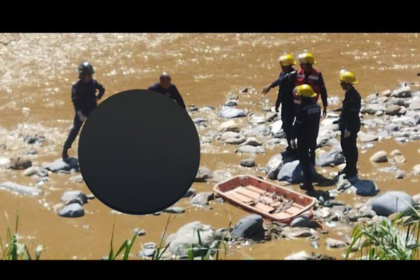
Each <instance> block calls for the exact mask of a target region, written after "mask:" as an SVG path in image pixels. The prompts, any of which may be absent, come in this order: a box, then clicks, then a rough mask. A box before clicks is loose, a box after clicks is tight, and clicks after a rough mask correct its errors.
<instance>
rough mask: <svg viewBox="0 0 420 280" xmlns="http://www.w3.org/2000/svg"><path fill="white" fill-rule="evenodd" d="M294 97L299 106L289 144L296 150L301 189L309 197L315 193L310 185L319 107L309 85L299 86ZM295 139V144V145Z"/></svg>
mask: <svg viewBox="0 0 420 280" xmlns="http://www.w3.org/2000/svg"><path fill="white" fill-rule="evenodd" d="M296 95H297V96H298V97H299V98H300V100H301V104H300V106H299V108H298V110H297V112H296V121H295V123H294V126H293V135H292V139H293V140H292V141H291V144H292V146H294V148H296V144H297V151H298V155H299V162H300V165H301V168H302V172H303V177H304V183H303V184H302V185H301V189H303V190H306V191H307V192H308V194H309V195H311V194H313V193H314V192H315V189H314V186H313V184H312V175H313V174H312V170H313V168H314V166H315V149H316V139H317V137H318V132H319V122H320V119H321V107H320V106H319V105H318V103H316V102H315V99H314V97H316V93H315V92H314V90H313V89H312V87H311V86H310V85H306V84H304V85H300V86H297V88H296ZM296 139H297V143H296Z"/></svg>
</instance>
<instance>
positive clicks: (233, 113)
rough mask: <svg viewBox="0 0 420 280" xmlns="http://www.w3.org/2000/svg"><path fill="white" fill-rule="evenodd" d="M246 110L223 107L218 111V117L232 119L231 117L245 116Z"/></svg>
mask: <svg viewBox="0 0 420 280" xmlns="http://www.w3.org/2000/svg"><path fill="white" fill-rule="evenodd" d="M246 116H247V112H246V111H245V110H241V109H236V108H231V107H224V108H223V109H222V110H221V111H220V112H219V117H221V118H225V119H233V118H241V117H246Z"/></svg>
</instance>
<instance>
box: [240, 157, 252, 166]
mask: <svg viewBox="0 0 420 280" xmlns="http://www.w3.org/2000/svg"><path fill="white" fill-rule="evenodd" d="M240 165H241V166H243V167H254V166H255V160H253V159H244V160H242V161H241V163H240Z"/></svg>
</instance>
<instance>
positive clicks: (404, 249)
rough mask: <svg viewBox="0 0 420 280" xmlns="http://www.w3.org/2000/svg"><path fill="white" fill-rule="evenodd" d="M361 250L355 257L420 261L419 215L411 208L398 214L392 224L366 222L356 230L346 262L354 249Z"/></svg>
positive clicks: (388, 222) (387, 221) (386, 222)
mask: <svg viewBox="0 0 420 280" xmlns="http://www.w3.org/2000/svg"><path fill="white" fill-rule="evenodd" d="M357 244H359V245H360V248H359V250H358V253H357V254H356V258H357V257H358V258H360V259H363V260H418V259H419V248H420V213H419V211H418V210H417V209H415V208H412V209H411V211H409V212H408V213H405V214H398V215H397V216H396V218H395V219H393V220H392V221H390V220H385V221H382V222H380V223H371V224H366V223H363V224H362V225H361V226H357V227H355V228H354V230H353V234H352V242H351V244H350V246H349V248H348V249H347V254H346V259H349V258H350V253H351V251H352V249H353V248H358V247H359V246H358V245H357Z"/></svg>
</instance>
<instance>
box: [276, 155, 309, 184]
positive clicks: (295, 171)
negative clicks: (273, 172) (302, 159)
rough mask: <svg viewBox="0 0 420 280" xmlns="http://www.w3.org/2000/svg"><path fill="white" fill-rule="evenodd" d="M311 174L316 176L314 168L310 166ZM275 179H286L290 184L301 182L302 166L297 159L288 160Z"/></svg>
mask: <svg viewBox="0 0 420 280" xmlns="http://www.w3.org/2000/svg"><path fill="white" fill-rule="evenodd" d="M312 174H313V176H316V171H315V168H314V167H312ZM277 180H279V181H286V182H289V183H291V184H298V183H301V182H303V175H302V168H301V166H300V164H299V160H295V161H292V162H288V163H286V164H284V166H283V167H282V168H281V170H280V171H279V174H278V176H277Z"/></svg>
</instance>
